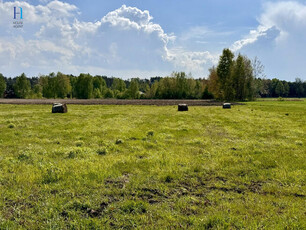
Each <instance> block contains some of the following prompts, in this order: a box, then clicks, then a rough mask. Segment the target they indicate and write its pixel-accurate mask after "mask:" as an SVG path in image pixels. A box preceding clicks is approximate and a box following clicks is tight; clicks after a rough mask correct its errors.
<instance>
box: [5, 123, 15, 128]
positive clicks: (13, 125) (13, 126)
mask: <svg viewBox="0 0 306 230" xmlns="http://www.w3.org/2000/svg"><path fill="white" fill-rule="evenodd" d="M7 127H8V128H9V129H13V128H15V124H13V123H10V124H9V125H8V126H7Z"/></svg>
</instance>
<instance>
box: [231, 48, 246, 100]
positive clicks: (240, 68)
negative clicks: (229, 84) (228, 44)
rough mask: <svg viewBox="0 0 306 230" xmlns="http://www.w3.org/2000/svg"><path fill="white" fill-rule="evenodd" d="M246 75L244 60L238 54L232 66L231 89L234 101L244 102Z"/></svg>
mask: <svg viewBox="0 0 306 230" xmlns="http://www.w3.org/2000/svg"><path fill="white" fill-rule="evenodd" d="M245 86H246V73H245V66H244V59H243V57H242V56H241V55H240V54H239V55H238V57H237V59H236V61H235V66H234V71H233V88H234V91H235V99H237V100H240V101H241V100H244V99H245V97H246V90H245Z"/></svg>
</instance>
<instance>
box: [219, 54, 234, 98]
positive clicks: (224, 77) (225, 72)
mask: <svg viewBox="0 0 306 230" xmlns="http://www.w3.org/2000/svg"><path fill="white" fill-rule="evenodd" d="M233 59H234V54H233V53H232V52H231V51H230V50H229V49H224V50H223V53H222V55H221V56H220V60H219V63H218V66H217V74H218V80H219V82H220V89H221V92H222V94H223V98H224V99H225V100H233V99H234V94H235V90H234V89H233V87H232V86H233V79H232V71H233V66H234V60H233Z"/></svg>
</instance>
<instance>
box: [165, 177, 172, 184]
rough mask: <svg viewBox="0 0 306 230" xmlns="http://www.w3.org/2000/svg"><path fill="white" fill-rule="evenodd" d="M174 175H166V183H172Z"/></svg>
mask: <svg viewBox="0 0 306 230" xmlns="http://www.w3.org/2000/svg"><path fill="white" fill-rule="evenodd" d="M173 179H174V178H173V176H171V175H167V176H166V177H165V182H166V183H171V182H172V181H173Z"/></svg>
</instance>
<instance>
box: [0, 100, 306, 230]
mask: <svg viewBox="0 0 306 230" xmlns="http://www.w3.org/2000/svg"><path fill="white" fill-rule="evenodd" d="M305 156H306V101H290V102H288V101H260V102H250V103H247V104H246V105H244V106H234V107H233V108H232V109H231V110H223V109H222V108H221V107H190V108H189V111H188V112H177V107H176V106H161V107H157V106H86V105H68V113H67V114H52V113H51V106H47V105H0V172H1V173H0V229H105V228H106V229H108V228H114V229H134V228H137V229H177V228H191V229H306V218H305V217H306V160H305V159H306V158H305Z"/></svg>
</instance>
